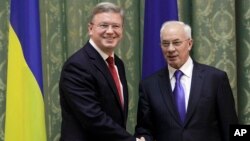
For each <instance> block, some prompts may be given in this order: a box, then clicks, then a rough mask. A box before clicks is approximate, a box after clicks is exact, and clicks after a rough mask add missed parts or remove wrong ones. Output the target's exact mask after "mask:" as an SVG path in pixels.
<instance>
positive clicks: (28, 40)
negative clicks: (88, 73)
mask: <svg viewBox="0 0 250 141" xmlns="http://www.w3.org/2000/svg"><path fill="white" fill-rule="evenodd" d="M7 65H8V67H7V69H8V70H7V92H6V93H7V94H6V117H5V141H46V127H45V112H44V101H43V95H42V90H43V85H42V84H43V82H42V78H43V77H42V61H41V38H40V20H39V0H24V1H22V0H11V6H10V24H9V45H8V63H7Z"/></svg>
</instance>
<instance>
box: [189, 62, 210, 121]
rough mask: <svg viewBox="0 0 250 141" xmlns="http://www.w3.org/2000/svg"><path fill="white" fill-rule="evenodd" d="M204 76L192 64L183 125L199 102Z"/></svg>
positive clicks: (197, 65)
mask: <svg viewBox="0 0 250 141" xmlns="http://www.w3.org/2000/svg"><path fill="white" fill-rule="evenodd" d="M204 75H205V74H204V73H203V72H202V68H201V67H200V65H199V64H198V63H196V62H194V69H193V75H192V82H191V89H190V96H189V101H188V109H187V115H186V120H185V123H184V124H187V122H188V121H189V120H190V119H191V117H192V115H193V113H194V112H195V109H196V107H197V103H198V102H199V99H200V95H201V88H202V84H203V81H204V79H203V76H204Z"/></svg>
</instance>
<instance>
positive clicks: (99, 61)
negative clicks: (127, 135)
mask: <svg viewBox="0 0 250 141" xmlns="http://www.w3.org/2000/svg"><path fill="white" fill-rule="evenodd" d="M85 49H86V52H87V54H88V55H89V57H90V59H91V61H92V63H93V64H94V65H95V66H96V67H97V69H99V71H100V72H102V74H103V76H104V77H105V78H106V80H107V82H108V84H109V85H110V87H111V89H112V91H113V94H114V95H115V97H116V100H117V102H118V103H120V102H119V101H120V100H119V95H118V91H117V90H116V85H115V82H114V81H113V77H112V75H111V73H110V72H109V69H108V66H107V64H106V62H105V61H104V60H103V58H102V57H101V55H100V54H99V53H98V52H97V51H96V50H95V49H94V47H92V46H91V45H90V44H89V43H87V44H86V45H85ZM119 106H120V108H121V110H122V107H121V104H119ZM122 114H123V115H124V112H122Z"/></svg>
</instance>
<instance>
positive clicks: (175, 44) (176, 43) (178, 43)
mask: <svg viewBox="0 0 250 141" xmlns="http://www.w3.org/2000/svg"><path fill="white" fill-rule="evenodd" d="M181 43H182V42H179V41H177V42H173V45H174V46H179V45H181Z"/></svg>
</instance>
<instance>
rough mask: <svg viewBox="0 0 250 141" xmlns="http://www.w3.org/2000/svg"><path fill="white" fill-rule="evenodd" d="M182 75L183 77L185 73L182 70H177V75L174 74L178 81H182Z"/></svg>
mask: <svg viewBox="0 0 250 141" xmlns="http://www.w3.org/2000/svg"><path fill="white" fill-rule="evenodd" d="M182 75H183V72H182V71H181V70H176V71H175V73H174V76H175V78H176V81H179V80H180V79H181V76H182Z"/></svg>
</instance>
